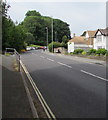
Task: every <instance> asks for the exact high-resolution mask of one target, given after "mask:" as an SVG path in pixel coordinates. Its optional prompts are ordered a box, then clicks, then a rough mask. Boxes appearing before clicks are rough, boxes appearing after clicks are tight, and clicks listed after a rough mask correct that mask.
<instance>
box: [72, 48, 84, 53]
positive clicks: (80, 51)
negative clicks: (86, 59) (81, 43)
mask: <svg viewBox="0 0 108 120" xmlns="http://www.w3.org/2000/svg"><path fill="white" fill-rule="evenodd" d="M83 51H84V50H83V49H76V50H74V52H73V54H81V53H82V52H83Z"/></svg>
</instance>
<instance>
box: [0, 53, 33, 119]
mask: <svg viewBox="0 0 108 120" xmlns="http://www.w3.org/2000/svg"><path fill="white" fill-rule="evenodd" d="M13 60H14V56H12V55H11V56H2V119H4V118H33V114H32V110H31V107H30V103H29V100H28V97H27V93H26V90H25V87H24V83H23V78H22V76H21V73H20V72H18V71H16V70H15V69H14V67H13Z"/></svg>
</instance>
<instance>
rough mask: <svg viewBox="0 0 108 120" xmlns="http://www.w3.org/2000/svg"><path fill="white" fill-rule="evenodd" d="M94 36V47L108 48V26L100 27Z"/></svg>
mask: <svg viewBox="0 0 108 120" xmlns="http://www.w3.org/2000/svg"><path fill="white" fill-rule="evenodd" d="M94 37H95V38H94V49H96V50H97V49H99V48H105V49H107V50H108V27H107V28H106V29H98V30H97V32H96V33H95V35H94Z"/></svg>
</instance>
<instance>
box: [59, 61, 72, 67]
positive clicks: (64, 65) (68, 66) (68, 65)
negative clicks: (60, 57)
mask: <svg viewBox="0 0 108 120" xmlns="http://www.w3.org/2000/svg"><path fill="white" fill-rule="evenodd" d="M57 63H58V64H60V65H64V66H66V67H68V68H72V67H71V66H69V65H67V64H64V63H61V62H57Z"/></svg>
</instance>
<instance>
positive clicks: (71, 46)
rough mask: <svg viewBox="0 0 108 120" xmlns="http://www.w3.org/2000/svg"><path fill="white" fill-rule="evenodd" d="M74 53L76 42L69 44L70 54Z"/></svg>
mask: <svg viewBox="0 0 108 120" xmlns="http://www.w3.org/2000/svg"><path fill="white" fill-rule="evenodd" d="M73 51H74V42H68V53H71V52H73Z"/></svg>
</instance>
